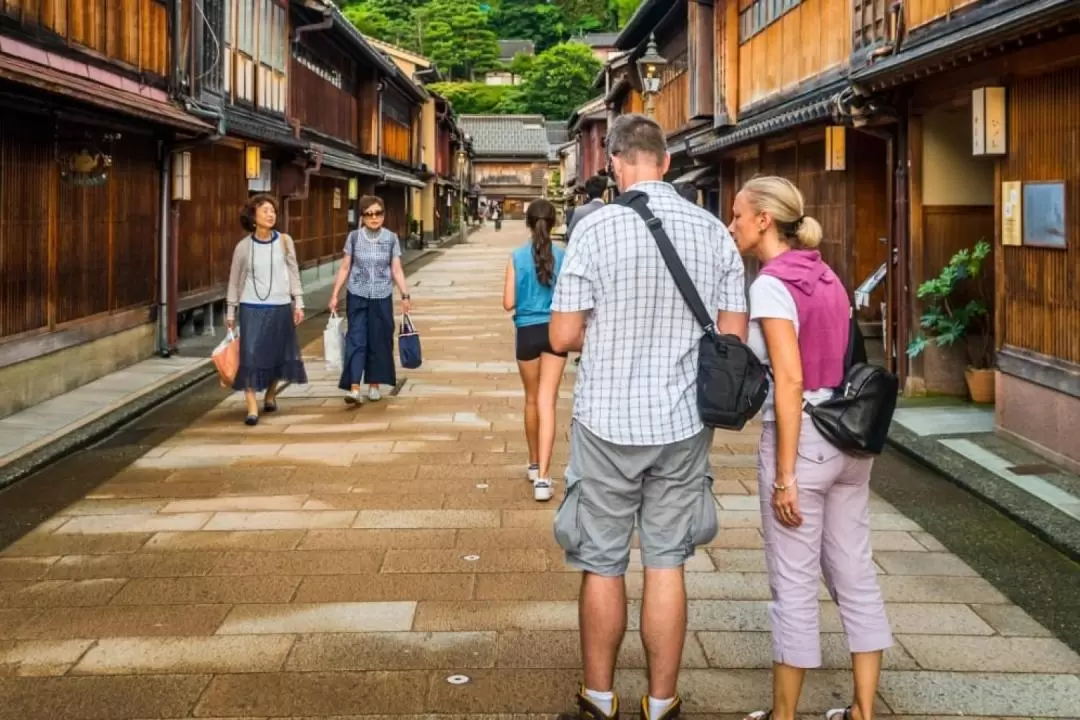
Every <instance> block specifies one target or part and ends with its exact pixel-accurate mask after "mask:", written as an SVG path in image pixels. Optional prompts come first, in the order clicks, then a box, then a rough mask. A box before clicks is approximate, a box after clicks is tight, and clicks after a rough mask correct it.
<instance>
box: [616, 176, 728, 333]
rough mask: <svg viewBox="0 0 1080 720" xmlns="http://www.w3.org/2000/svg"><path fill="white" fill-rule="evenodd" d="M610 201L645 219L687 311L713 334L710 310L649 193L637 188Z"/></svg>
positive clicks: (713, 321) (707, 331) (713, 327)
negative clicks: (669, 235) (651, 203)
mask: <svg viewBox="0 0 1080 720" xmlns="http://www.w3.org/2000/svg"><path fill="white" fill-rule="evenodd" d="M612 203H613V204H614V205H623V206H625V207H628V208H630V209H631V210H633V211H634V212H636V213H637V214H638V215H640V216H641V219H642V220H644V221H645V226H646V227H648V228H649V231H650V232H651V233H652V236H653V238H654V239H655V240H656V244H657V246H658V247H659V248H660V254H661V255H662V256H663V258H664V264H666V265H667V268H668V272H670V273H671V277H672V279H673V280H675V286H676V287H678V288H679V292H680V293H681V294H682V296H683V300H685V301H686V304H687V305H688V306H689V307H690V311H691V312H693V313H694V317H695V318H696V319H697V321H698V324H699V325H701V328H702V329H703V330H704V331H705V333H706V334H707V335H715V334H716V320H715V319H713V318H711V317H709V311H708V310H706V309H705V303H704V302H703V301H702V300H701V295H699V294H698V291H697V288H695V287H694V281H693V280H691V279H690V275H689V273H687V272H686V266H685V265H683V262H682V260H681V259H679V253H678V252H677V251H676V250H675V246H674V245H672V244H671V238H669V237H668V234H667V232H666V231H665V230H664V224H663V223H662V222H660V218H658V217H656V216H655V215H653V212H652V210H650V209H649V204H648V203H649V196H648V195H647V194H645V193H644V192H642V191H640V190H631V191H630V192H626V193H623V194H621V195H619V197H617V198H615V200H613V201H612Z"/></svg>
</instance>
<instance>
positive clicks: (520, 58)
mask: <svg viewBox="0 0 1080 720" xmlns="http://www.w3.org/2000/svg"><path fill="white" fill-rule="evenodd" d="M535 63H536V57H535V56H534V55H530V54H529V53H524V52H519V53H517V54H516V55H514V59H513V60H512V61H511V62H510V67H509V69H510V72H511V73H512V74H514V75H516V76H517V77H519V78H524V77H528V75H529V73H530V72H532V68H533V65H534V64H535Z"/></svg>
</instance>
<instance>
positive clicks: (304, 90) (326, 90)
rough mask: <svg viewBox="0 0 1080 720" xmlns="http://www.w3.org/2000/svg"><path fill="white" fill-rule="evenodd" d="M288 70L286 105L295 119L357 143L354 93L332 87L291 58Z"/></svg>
mask: <svg viewBox="0 0 1080 720" xmlns="http://www.w3.org/2000/svg"><path fill="white" fill-rule="evenodd" d="M289 73H290V78H291V79H290V82H289V103H290V104H289V108H290V112H291V113H292V114H293V115H294V116H295V117H296V119H298V120H299V121H300V122H301V123H302V124H303V125H304V126H305V127H310V128H312V129H314V130H318V131H320V132H323V133H326V134H327V135H330V136H332V137H335V138H337V139H339V140H344V141H345V142H347V143H349V144H350V145H354V146H355V145H358V144H359V142H360V138H359V132H360V123H359V105H358V102H357V99H356V95H355V94H353V93H351V92H348V91H346V90H343V89H339V88H337V87H334V85H332V84H331V83H329V82H327V81H326V80H324V79H323V78H321V77H319V75H317V74H316V73H314V72H312V71H311V70H309V69H308V68H307V67H305V66H304V65H301V64H300V63H299V62H297V61H296V59H295V58H294V59H293V61H292V64H291V65H290V67H289ZM349 82H350V83H351V81H349Z"/></svg>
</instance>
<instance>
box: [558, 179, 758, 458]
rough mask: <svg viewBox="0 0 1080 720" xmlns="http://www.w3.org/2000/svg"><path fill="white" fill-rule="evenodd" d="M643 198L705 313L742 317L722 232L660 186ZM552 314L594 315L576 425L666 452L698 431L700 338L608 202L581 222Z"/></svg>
mask: <svg viewBox="0 0 1080 720" xmlns="http://www.w3.org/2000/svg"><path fill="white" fill-rule="evenodd" d="M631 189H632V190H641V191H642V192H644V193H646V194H647V195H648V196H649V207H650V208H651V209H652V211H653V213H654V214H655V215H656V216H657V217H658V218H659V219H660V220H661V222H663V224H664V229H665V230H666V231H667V233H668V236H669V237H670V238H671V242H672V244H673V245H674V246H675V249H676V250H677V251H678V253H679V257H680V258H681V259H682V261H683V264H684V265H685V266H686V271H687V273H689V275H690V277H691V279H693V281H694V285H695V287H696V288H697V290H698V293H699V294H700V295H701V298H702V300H703V301H704V303H705V307H706V308H708V310H709V313H710V315H711V316H713V317H715V316H716V314H717V312H719V311H720V310H725V311H730V312H746V284H745V280H744V269H743V262H742V258H741V257H740V256H739V252H738V250H737V248H736V247H735V241H734V240H733V239H732V237H731V235H730V234H729V233H728V231H727V228H725V227H724V224H723V223H722V222H721V221H720V220H719V219H717V218H715V217H713V216H712V215H711V214H710V213H709V212H708V211H706V210H704V209H703V208H700V207H698V206H697V205H694V204H693V203H690V202H688V201H687V200H684V199H683V198H682V197H680V196H679V194H678V192H676V190H675V188H674V187H672V186H671V185H670V184H668V183H664V182H644V183H638V184H637V185H634V186H633V187H632V188H631ZM551 309H552V311H553V312H566V313H571V312H582V311H592V312H591V315H590V317H589V319H588V325H587V329H586V331H585V346H584V348H583V349H582V354H581V365H580V368H579V371H578V378H577V383H576V386H575V391H574V419H575V420H576V421H578V422H580V423H582V424H583V425H585V426H586V427H587V428H588V429H589V430H590V432H592V433H593V434H595V435H596V436H598V437H600V438H602V439H604V440H607V441H608V442H612V443H616V444H619V445H666V444H670V443H674V442H678V441H680V440H685V439H686V438H689V437H692V436H693V435H695V434H697V433H698V432H700V431H701V430H702V429H703V427H704V426H703V425H702V423H701V418H700V416H699V415H698V409H697V399H696V378H697V361H698V342H699V341H700V339H701V337H702V335H703V334H704V331H703V330H702V329H701V327H700V326H699V325H698V323H697V321H696V320H695V319H694V315H693V313H691V312H690V308H689V307H687V305H686V302H685V301H684V300H683V298H682V295H680V294H679V289H678V288H677V287H676V285H675V281H674V280H673V279H672V278H671V274H670V273H669V272H668V269H667V266H666V265H665V264H664V259H663V257H662V256H661V255H660V249H659V248H658V247H657V245H656V240H655V239H654V238H653V236H652V233H651V232H650V231H649V229H648V228H647V227H646V226H645V222H644V221H643V220H642V219H641V218H640V217H639V216H638V215H637V213H635V212H634V211H633V210H631V209H630V208H626V207H622V206H619V205H607V206H605V207H604V208H602V209H600V210H597V211H596V212H594V213H591V214H590V215H589V216H588V217H585V218H582V220H581V223H580V224H579V225H578V226H577V227H576V228H575V229H574V241H573V242H572V243H570V245H569V247H568V248H567V250H566V256H565V259H564V261H563V267H562V272H560V274H559V279H558V281H557V283H556V286H555V296H554V298H553V300H552V304H551Z"/></svg>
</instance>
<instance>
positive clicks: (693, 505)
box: [550, 114, 747, 720]
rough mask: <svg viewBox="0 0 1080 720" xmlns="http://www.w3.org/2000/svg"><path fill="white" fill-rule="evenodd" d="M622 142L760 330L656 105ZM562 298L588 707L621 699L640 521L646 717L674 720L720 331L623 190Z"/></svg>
mask: <svg viewBox="0 0 1080 720" xmlns="http://www.w3.org/2000/svg"><path fill="white" fill-rule="evenodd" d="M606 147H607V151H608V154H609V162H610V165H611V167H612V169H613V171H614V177H615V181H616V183H617V184H618V187H619V190H620V191H621V192H629V191H632V190H634V191H641V192H643V193H645V195H646V196H647V202H648V205H649V208H650V209H651V211H652V212H653V213H654V214H655V216H656V217H657V218H658V219H659V220H660V221H661V222H662V224H663V226H664V228H665V229H666V231H667V234H668V235H669V236H670V238H671V242H672V244H673V245H674V247H675V249H676V250H677V251H678V253H679V255H680V257H681V258H682V260H683V264H684V265H685V266H686V271H687V274H688V275H689V277H690V279H691V280H692V281H693V283H694V286H695V287H696V288H697V290H698V293H699V294H700V295H701V297H702V300H703V302H704V303H705V305H706V308H707V309H708V312H709V316H710V317H713V318H716V325H717V328H718V330H719V332H721V333H729V334H732V335H736V336H738V337H740V338H745V336H746V326H747V318H746V297H745V281H744V277H745V275H744V270H743V263H742V259H741V258H740V257H739V253H738V251H737V250H736V248H735V244H734V242H732V239H731V237H730V235H728V232H727V229H726V228H725V227H724V225H723V223H721V222H720V221H719V220H718V219H717V218H715V217H714V216H712V215H711V214H710V213H708V212H707V211H706V210H704V209H702V208H699V207H697V206H696V205H693V204H692V203H689V202H687V201H686V200H684V199H682V198H681V197H680V196H679V194H678V193H677V192H676V191H675V188H674V187H672V186H671V185H670V184H669V183H666V182H664V181H663V177H664V175H665V174H666V173H667V171H668V168H669V165H670V162H671V158H670V156H669V155H668V152H667V145H666V142H665V137H664V131H663V129H662V128H661V127H660V125H658V124H657V123H656V122H655V121H654V120H652V119H650V118H648V117H645V116H644V115H640V114H629V115H622V116H620V117H619V118H617V119H616V120H615V121H614V122H613V123H612V125H611V129H610V130H609V132H608V136H607V143H606ZM613 247H617V248H618V251H617V252H612V250H611V248H613ZM551 309H552V313H551V327H550V339H551V346H552V348H553V349H554V350H555V351H556V352H567V351H572V350H581V351H582V355H581V372H580V374H579V375H578V380H577V385H576V387H575V397H574V415H573V422H572V425H571V430H570V460H569V465H568V467H567V470H566V490H565V495H564V497H563V500H562V504H561V505H560V507H559V509H558V511H557V513H556V515H555V527H554V530H555V537H556V540H557V541H558V542H559V545H560V546H562V548H563V549H564V550H565V552H566V560H567V563H568V564H570V565H571V566H573V567H575V568H578V569H580V570H582V571H583V578H582V584H581V594H580V597H579V618H580V627H581V649H582V660H583V664H584V675H585V682H584V687H583V688H582V689H581V691H580V692H579V693H578V697H577V704H578V717H579V718H587V719H589V720H606V719H609V718H614V717H617V715H618V712H619V707H618V700H617V699H616V698H615V696H614V690H613V683H614V676H615V659H616V656H617V655H618V652H619V646H620V644H621V643H622V639H623V635H624V634H625V632H626V622H627V621H626V614H627V609H626V585H625V582H624V576H625V574H626V570H627V567H628V566H629V563H630V540H631V536H632V535H633V533H634V528H635V524H636V525H637V527H638V534H639V540H640V546H641V562H642V564H643V565H644V567H645V587H644V594H643V600H642V607H641V637H642V641H643V644H644V646H645V653H646V657H647V660H648V681H649V692H648V695H647V696H646V697H643V698H642V699H641V711H642V714H643V717H644V718H645V720H672V719H673V718H675V717H677V716H678V715H679V713H680V710H681V707H682V702H681V700H680V699H679V695H678V692H677V685H678V677H679V664H680V662H681V660H682V653H683V644H684V642H685V640H686V589H685V586H684V581H683V580H684V579H683V566H684V565H685V563H686V561H687V560H689V559H690V558H691V557H693V555H694V552H695V549H696V547H698V546H701V545H704V544H707V543H708V542H710V541H711V540H712V539H713V538H714V537H715V536H716V533H717V530H718V523H717V509H716V503H715V501H714V500H713V495H712V486H713V477H712V471H711V469H710V467H709V450H710V448H711V446H712V439H713V431H712V430H711V429H710V428H706V427H705V426H704V424H703V423H702V421H701V416H700V413H699V411H698V407H697V400H696V398H697V395H696V388H697V386H696V379H697V364H698V355H699V353H698V345H699V342H700V341H701V338H702V337H703V334H704V331H703V329H702V327H701V326H700V325H699V324H698V322H697V320H696V319H695V317H694V314H693V312H692V311H691V310H690V308H689V306H688V305H687V304H686V302H685V301H684V299H683V297H682V295H681V294H680V292H679V289H678V286H677V285H676V284H675V281H674V279H673V278H672V276H671V273H670V272H669V270H668V268H667V266H666V264H665V262H664V259H663V256H662V255H661V253H660V249H659V246H658V245H657V242H656V239H655V238H654V236H653V233H652V231H651V230H650V228H649V227H648V226H647V225H646V224H645V221H644V220H642V218H641V217H640V216H639V215H638V214H637V212H636V211H635V210H634V209H632V208H629V207H625V206H622V205H616V204H608V205H606V206H605V207H603V208H600V209H598V210H596V211H595V212H593V213H591V214H590V215H589V216H588V217H586V218H583V219H582V220H581V222H580V224H579V225H578V226H577V228H575V230H574V240H573V242H572V243H570V245H569V247H568V248H567V250H566V259H565V260H564V262H563V267H562V271H561V272H560V274H559V280H558V283H557V284H556V286H555V295H554V298H553V300H552V305H551Z"/></svg>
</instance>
